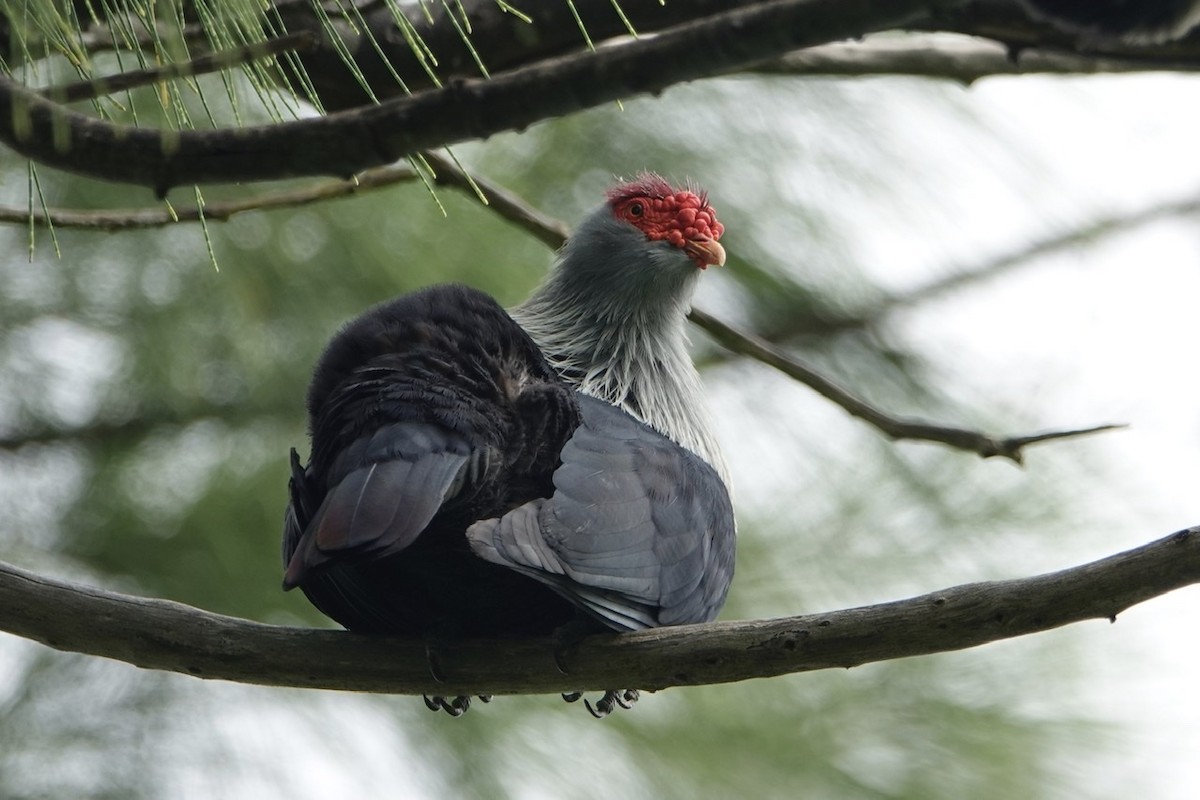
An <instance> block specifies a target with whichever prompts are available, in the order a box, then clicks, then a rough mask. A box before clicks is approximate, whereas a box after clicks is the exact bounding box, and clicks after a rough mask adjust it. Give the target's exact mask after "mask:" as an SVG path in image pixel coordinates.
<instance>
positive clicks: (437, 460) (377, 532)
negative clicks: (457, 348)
mask: <svg viewBox="0 0 1200 800" xmlns="http://www.w3.org/2000/svg"><path fill="white" fill-rule="evenodd" d="M473 456H474V457H473ZM478 462H479V458H478V454H474V453H472V452H471V450H470V448H468V447H467V445H466V443H465V442H463V441H462V440H461V439H460V438H459V437H457V436H454V435H453V434H448V433H447V432H445V431H443V430H440V429H438V428H436V427H434V426H431V425H426V424H422V423H416V422H406V423H395V424H392V425H387V426H384V427H382V428H380V429H379V430H377V431H375V432H374V433H373V434H372V435H370V436H365V437H363V438H361V439H358V440H357V441H355V442H353V443H352V444H351V445H350V446H349V447H347V448H346V449H345V451H343V452H342V453H341V454H340V455H339V456H338V458H337V460H336V461H335V462H334V465H333V468H332V469H331V475H333V476H340V477H335V480H336V483H335V484H334V485H333V486H332V487H331V488H330V489H329V491H328V493H327V494H326V495H325V497H324V500H323V501H322V502H321V504H320V506H319V507H318V508H317V509H316V510H315V511H314V512H313V513H312V516H311V518H310V519H308V520H307V523H306V524H305V525H304V528H303V530H302V531H299V532H298V529H299V527H300V523H299V520H298V519H296V511H295V509H292V510H291V511H290V512H289V516H288V518H287V520H286V524H285V531H286V535H285V540H284V541H285V548H287V547H289V546H290V547H291V549H292V552H290V553H288V552H286V550H285V553H284V556H285V558H286V559H287V562H288V566H287V571H286V573H285V576H284V585H285V586H289V587H290V586H295V585H297V584H298V583H300V582H301V581H302V580H304V578H305V575H306V574H307V572H308V571H309V570H311V569H312V568H313V567H316V566H319V565H321V564H322V563H324V562H326V561H327V560H329V557H330V555H331V554H334V553H339V552H341V553H354V554H356V555H362V554H368V553H369V554H373V555H379V556H382V555H386V554H387V553H391V552H399V551H400V550H403V549H404V548H406V547H407V546H409V545H410V544H411V543H412V542H413V541H414V540H415V539H416V538H417V536H418V535H419V534H420V533H421V531H422V530H424V528H425V526H426V525H428V524H429V521H430V520H431V519H432V518H433V517H434V515H435V514H437V513H438V511H439V510H440V509H441V507H442V505H443V504H444V503H445V502H446V500H448V499H450V498H452V497H453V496H454V495H455V494H456V493H457V492H458V490H459V488H460V487H461V486H462V484H463V481H464V480H465V479H466V476H467V474H468V473H470V472H472V471H473V470H475V469H478V468H479V463H478ZM296 468H297V465H296V464H293V481H294V482H295V481H296V480H297V477H296ZM293 494H295V492H294V493H293ZM293 505H295V503H293Z"/></svg>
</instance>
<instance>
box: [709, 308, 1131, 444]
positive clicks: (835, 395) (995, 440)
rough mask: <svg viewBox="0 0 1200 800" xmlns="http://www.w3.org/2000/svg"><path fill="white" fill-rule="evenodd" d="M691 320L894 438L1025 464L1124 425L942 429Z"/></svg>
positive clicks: (716, 323)
mask: <svg viewBox="0 0 1200 800" xmlns="http://www.w3.org/2000/svg"><path fill="white" fill-rule="evenodd" d="M691 320H692V322H694V323H696V324H697V325H699V326H700V327H701V328H703V329H704V330H705V331H707V332H708V334H709V335H710V336H712V337H713V338H714V339H716V340H717V341H718V342H719V343H720V344H722V345H724V346H725V347H727V348H729V349H730V350H732V351H734V352H735V353H741V354H742V355H746V356H749V357H751V358H753V359H755V360H757V361H761V362H762V363H764V364H766V365H768V366H771V367H774V368H775V369H777V370H779V371H780V372H782V373H783V374H785V375H787V376H788V377H790V378H793V379H795V380H797V381H799V382H800V383H803V384H804V385H805V386H807V387H809V388H810V389H812V390H813V391H815V392H816V393H817V394H819V395H821V396H822V397H824V398H825V399H826V400H830V401H831V402H833V403H836V404H837V405H839V406H841V407H842V408H843V409H845V411H846V412H847V413H849V414H851V415H852V416H855V417H858V418H859V419H861V420H864V421H865V422H868V423H870V424H871V425H872V426H873V427H875V428H877V429H878V430H880V431H881V432H883V433H884V434H885V435H887V436H890V437H891V438H893V439H914V440H919V441H926V442H940V443H941V444H945V445H949V446H950V447H954V448H957V449H959V450H967V451H969V452H973V453H978V454H979V455H980V456H982V457H984V458H991V457H992V456H1001V457H1003V458H1007V459H1011V460H1012V461H1015V462H1016V463H1018V464H1020V463H1021V461H1022V458H1023V453H1022V450H1023V449H1024V448H1025V447H1027V446H1029V445H1031V444H1036V443H1037V442H1046V441H1050V440H1053V439H1066V438H1070V437H1075V436H1084V435H1087V434H1090V433H1099V432H1101V431H1108V430H1113V429H1115V428H1120V427H1123V426H1121V425H1096V426H1093V427H1090V428H1079V429H1075V430H1059V431H1048V432H1045V433H1034V434H1029V435H1025V436H1009V437H997V436H990V435H988V434H985V433H982V432H980V431H973V430H968V429H966V428H955V427H951V426H947V425H937V424H934V423H930V422H925V421H923V420H919V419H911V418H904V417H893V416H891V415H888V414H885V413H884V412H882V411H880V410H879V409H877V408H875V407H874V406H872V405H871V404H869V403H867V402H866V401H865V400H862V399H860V398H858V397H856V396H855V395H853V394H851V393H850V392H849V391H848V390H846V389H844V388H842V387H841V386H839V385H838V384H837V383H835V382H834V381H832V380H830V379H829V378H826V377H825V376H824V375H821V374H820V373H819V372H817V371H816V370H814V369H812V368H811V367H808V366H806V365H804V364H802V363H800V362H799V361H797V360H796V359H795V358H794V357H792V356H791V355H789V354H788V353H785V352H784V351H783V350H780V349H779V348H778V347H776V346H775V345H773V344H771V343H769V342H767V341H764V340H763V339H760V338H758V337H756V336H751V335H750V334H747V333H743V332H741V331H739V330H737V329H736V328H734V327H732V326H731V325H728V324H727V323H724V322H721V321H720V320H719V319H717V318H716V317H713V316H712V315H710V314H707V313H705V312H704V311H701V310H699V309H692V314H691Z"/></svg>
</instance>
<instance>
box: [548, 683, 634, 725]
mask: <svg viewBox="0 0 1200 800" xmlns="http://www.w3.org/2000/svg"><path fill="white" fill-rule="evenodd" d="M581 697H583V692H563V696H562V699H563V700H566V701H567V702H568V703H574V702H575V701H577V700H578V699H579V698H581ZM639 697H641V693H640V692H638V690H637V689H609V690H608V691H607V692H605V693H604V696H603V697H601V698H600V699H599V700H597V701H596V705H594V706H593V705H592V701H591V700H584V701H583V704H584V705H585V706H587V710H588V713H590V714H591V715H592V716H593V717H595V718H596V719H604V718H605V717H607V716H608V715H609V714H611V713H612V712H613V711H615V710H616V709H617V707H618V706H619V707H621V708H633V704H634V703H636V702H637V701H638V698H639Z"/></svg>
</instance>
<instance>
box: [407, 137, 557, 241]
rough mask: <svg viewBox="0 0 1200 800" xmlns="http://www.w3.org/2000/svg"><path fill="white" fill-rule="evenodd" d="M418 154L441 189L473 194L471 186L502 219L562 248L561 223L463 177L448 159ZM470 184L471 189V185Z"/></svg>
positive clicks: (514, 197) (513, 196) (492, 186)
mask: <svg viewBox="0 0 1200 800" xmlns="http://www.w3.org/2000/svg"><path fill="white" fill-rule="evenodd" d="M422 155H424V156H425V160H426V161H427V162H429V164H430V165H432V166H434V167H436V168H437V175H436V176H435V182H436V183H437V184H439V185H441V186H452V187H454V188H456V189H461V190H462V191H464V192H467V193H468V194H474V193H475V187H478V188H479V190H481V191H482V192H483V195H484V197H485V198H486V199H487V205H488V207H489V208H491V209H492V211H495V212H496V213H497V214H499V215H500V216H501V217H503V218H504V219H506V220H508V221H509V222H511V223H513V224H514V225H516V226H517V227H519V228H523V229H525V230H526V231H527V232H529V233H532V234H533V235H534V236H536V237H537V238H538V239H540V240H541V241H542V242H544V243H545V244H547V245H549V246H550V247H552V248H554V249H558V248H559V247H562V243H563V242H564V241H566V238H567V234H568V233H570V228H569V227H567V224H566V223H565V222H561V221H559V220H557V219H554V218H553V217H550V216H547V215H546V214H543V213H542V212H541V211H538V210H537V209H536V208H534V207H533V206H531V205H530V204H529V203H527V202H525V201H524V200H523V199H522V198H521V197H520V196H519V195H517V194H515V193H513V192H510V191H509V190H508V189H505V188H504V187H503V186H499V185H497V184H494V183H491V182H490V181H487V180H485V179H483V178H480V177H478V176H474V175H472V176H471V177H467V175H466V174H465V173H464V172H463V171H462V170H461V169H459V168H458V167H457V166H456V165H455V164H454V163H453V162H452V161H450V160H449V159H448V158H444V157H442V156H440V155H438V154H437V153H433V152H429V151H426V152H425V153H423V154H422ZM472 182H474V187H473V186H472V185H471V184H472Z"/></svg>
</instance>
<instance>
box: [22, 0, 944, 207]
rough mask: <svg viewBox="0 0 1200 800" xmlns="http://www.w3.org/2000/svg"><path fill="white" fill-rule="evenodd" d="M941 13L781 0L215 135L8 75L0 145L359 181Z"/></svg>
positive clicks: (69, 165)
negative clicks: (146, 123) (88, 102)
mask: <svg viewBox="0 0 1200 800" xmlns="http://www.w3.org/2000/svg"><path fill="white" fill-rule="evenodd" d="M931 5H936V3H935V2H934V0H924V1H923V2H922V0H875V2H865V0H855V2H847V0H771V1H770V2H763V3H761V4H757V5H754V6H751V7H748V8H744V9H736V10H733V11H726V12H723V13H720V14H714V15H713V16H711V17H708V18H705V19H701V20H699V21H696V22H692V23H689V24H686V25H681V26H678V27H676V28H673V29H670V30H668V31H666V32H664V33H662V34H660V35H658V36H655V37H653V38H642V39H639V40H636V41H631V42H628V43H625V44H621V45H619V46H614V47H610V48H603V49H601V50H599V51H597V52H594V53H593V52H588V53H582V54H577V55H572V56H567V57H563V58H557V59H550V60H547V61H544V62H540V63H537V64H534V65H531V66H527V67H522V68H519V69H515V70H512V71H510V72H508V73H505V74H502V75H498V76H495V77H493V78H492V79H491V80H487V81H479V80H474V81H465V80H464V81H458V82H454V83H452V84H451V85H449V86H447V87H446V88H443V89H438V90H429V91H424V92H420V93H418V94H415V95H413V96H412V97H407V98H401V99H395V100H389V101H386V102H384V103H382V104H381V105H378V106H374V107H370V108H363V109H357V110H354V111H343V112H339V113H336V114H332V115H330V116H327V117H322V118H318V119H307V120H296V121H291V122H285V123H279V124H274V125H267V126H259V127H251V128H238V129H219V130H213V131H183V132H173V131H158V130H145V129H139V128H135V127H130V126H123V125H116V124H112V123H109V122H105V121H102V120H98V119H94V118H92V117H88V116H85V115H83V114H79V113H77V112H74V111H71V110H69V109H66V108H63V107H62V106H59V105H56V104H54V103H51V102H49V101H48V100H46V99H45V98H42V97H40V96H38V95H37V94H35V93H33V92H31V91H29V90H27V89H24V88H22V87H21V86H19V85H18V84H17V83H15V82H14V81H13V80H12V79H11V78H8V77H4V76H0V140H3V141H4V142H5V143H7V144H8V145H10V146H11V147H12V148H13V149H15V150H17V151H18V152H20V153H22V154H23V155H25V156H28V157H29V158H31V159H33V160H35V161H37V162H39V163H42V164H46V165H49V166H56V167H60V168H62V169H66V170H69V171H72V172H78V173H81V174H84V175H89V176H92V177H96V178H101V179H105V180H111V181H118V182H124V183H134V184H140V185H145V186H149V187H152V188H154V189H155V190H156V191H157V192H158V193H159V194H165V192H166V191H167V190H168V189H170V188H171V187H172V186H178V185H181V184H209V183H222V182H231V181H240V182H248V181H257V180H271V179H278V178H286V177H298V176H305V175H336V176H349V175H352V174H354V173H355V172H358V171H359V170H362V169H365V168H368V167H372V166H378V165H381V164H387V163H391V162H394V161H396V160H398V159H399V158H401V157H402V156H404V155H409V154H412V153H415V152H417V151H420V150H426V149H431V148H434V147H439V146H442V145H445V144H450V143H454V142H459V141H464V140H467V139H478V138H483V137H486V136H490V135H492V134H494V133H499V132H500V131H505V130H512V129H517V128H522V127H525V126H527V125H529V124H532V123H533V122H536V121H538V120H541V119H545V118H547V117H552V116H557V115H561V114H567V113H571V112H574V111H579V110H582V109H585V108H590V107H593V106H596V105H599V104H601V103H605V102H609V101H612V100H616V99H618V98H621V97H629V96H631V95H636V94H641V93H645V92H653V91H658V90H661V89H664V88H666V87H667V86H671V85H673V84H675V83H679V82H681V81H687V80H693V79H695V78H700V77H705V76H709V75H714V74H720V73H723V72H728V71H732V70H736V69H740V68H743V67H746V66H748V65H750V64H752V63H755V62H758V61H762V60H764V59H765V58H770V57H773V56H778V55H782V54H783V53H786V52H788V51H790V50H793V49H796V48H798V47H805V46H810V45H815V44H821V43H824V42H828V41H831V40H835V39H842V38H846V37H850V36H858V35H862V34H864V33H867V32H870V31H873V30H880V29H886V28H891V27H895V26H897V25H900V24H903V23H904V22H906V21H908V20H910V19H914V18H916V17H917V16H918V15H920V14H921V13H922V12H923V11H925V10H927V9H928V8H929V7H930V6H931ZM730 31H737V35H736V36H731V35H730Z"/></svg>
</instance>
